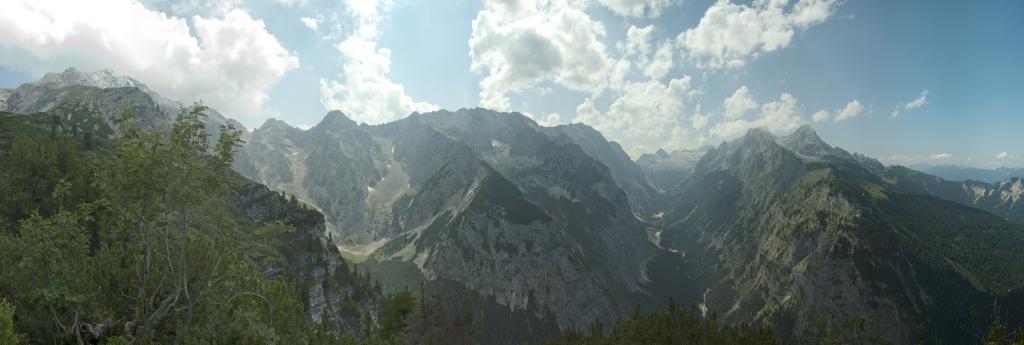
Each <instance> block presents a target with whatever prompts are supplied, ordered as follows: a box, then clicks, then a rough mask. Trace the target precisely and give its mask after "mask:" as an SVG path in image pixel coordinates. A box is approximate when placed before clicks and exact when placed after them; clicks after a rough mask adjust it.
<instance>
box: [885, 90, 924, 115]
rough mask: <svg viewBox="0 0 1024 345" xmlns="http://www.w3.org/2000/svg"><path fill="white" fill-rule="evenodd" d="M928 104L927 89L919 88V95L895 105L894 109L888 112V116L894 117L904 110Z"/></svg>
mask: <svg viewBox="0 0 1024 345" xmlns="http://www.w3.org/2000/svg"><path fill="white" fill-rule="evenodd" d="M926 104H928V90H921V95H920V96H917V98H915V99H914V100H912V101H910V102H906V103H900V104H897V105H896V109H893V110H892V113H889V117H891V118H895V117H897V116H899V115H900V113H901V112H902V111H904V110H913V109H917V108H920V107H923V106H925V105H926Z"/></svg>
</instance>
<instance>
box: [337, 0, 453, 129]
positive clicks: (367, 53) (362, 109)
mask: <svg viewBox="0 0 1024 345" xmlns="http://www.w3.org/2000/svg"><path fill="white" fill-rule="evenodd" d="M390 7H391V1H388V0H381V1H376V0H374V1H368V0H349V1H348V2H346V9H347V10H348V13H349V14H350V15H352V17H353V19H354V20H355V22H356V26H355V29H354V32H353V33H352V34H351V35H350V36H349V37H348V38H346V39H345V40H344V41H342V42H341V43H339V44H338V50H339V51H340V52H341V58H342V78H341V80H340V81H334V80H330V81H329V80H326V79H320V103H322V104H323V105H324V107H326V108H327V109H331V110H333V109H338V110H341V111H342V112H344V113H345V114H346V115H347V116H348V117H349V118H351V119H352V120H354V121H356V122H366V123H371V124H376V123H383V122H388V121H393V120H396V119H400V118H403V117H405V116H407V115H409V114H410V113H412V112H414V111H420V112H424V111H433V110H437V109H438V107H437V106H436V105H433V104H430V103H426V102H416V101H413V100H412V98H411V97H409V96H408V95H406V94H405V88H404V87H403V86H402V85H401V84H397V83H395V82H393V81H391V80H390V79H389V78H388V74H389V73H391V50H389V49H387V48H383V47H378V46H377V39H379V36H380V33H379V28H378V27H379V24H380V21H381V19H382V18H383V15H384V13H386V12H387V11H388V10H389V9H390Z"/></svg>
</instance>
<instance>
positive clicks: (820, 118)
mask: <svg viewBox="0 0 1024 345" xmlns="http://www.w3.org/2000/svg"><path fill="white" fill-rule="evenodd" d="M830 117H832V114H829V112H828V111H827V110H819V111H818V112H816V113H814V114H812V115H811V120H814V123H819V122H825V121H828V119H829V118H830Z"/></svg>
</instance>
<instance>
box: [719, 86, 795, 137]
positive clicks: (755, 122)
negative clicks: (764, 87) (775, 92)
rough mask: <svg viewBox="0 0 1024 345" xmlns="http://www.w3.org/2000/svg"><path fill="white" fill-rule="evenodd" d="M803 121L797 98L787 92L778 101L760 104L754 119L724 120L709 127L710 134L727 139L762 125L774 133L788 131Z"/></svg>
mask: <svg viewBox="0 0 1024 345" xmlns="http://www.w3.org/2000/svg"><path fill="white" fill-rule="evenodd" d="M803 122H804V120H803V118H802V116H801V115H800V113H799V109H798V108H797V99H796V97H793V95H790V94H788V93H783V94H782V95H781V96H779V100H778V101H773V102H768V103H765V104H764V105H762V106H761V113H760V114H758V116H757V117H756V118H754V119H738V120H726V121H723V122H720V123H718V124H716V125H715V126H714V127H711V135H713V136H715V137H718V138H723V139H728V138H733V137H737V136H740V135H743V134H744V133H746V132H747V130H749V129H751V128H758V127H764V128H767V129H768V130H769V131H771V132H774V133H776V134H783V133H789V132H792V131H794V130H796V129H797V127H800V125H801V124H802V123H803Z"/></svg>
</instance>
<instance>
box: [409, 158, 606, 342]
mask: <svg viewBox="0 0 1024 345" xmlns="http://www.w3.org/2000/svg"><path fill="white" fill-rule="evenodd" d="M563 233H564V231H563V229H561V227H560V226H559V224H558V223H556V222H554V220H553V219H552V218H551V217H550V216H548V215H547V214H546V213H545V212H544V211H543V210H541V209H540V208H539V207H538V206H536V205H534V204H532V203H530V202H529V201H527V200H525V199H524V198H523V196H522V195H521V194H520V192H519V191H518V190H517V189H516V187H515V185H513V184H512V183H511V182H510V181H508V180H506V179H505V178H504V177H502V176H501V175H500V174H498V173H497V172H496V171H494V170H493V169H491V168H489V167H487V166H480V167H479V168H478V176H477V177H476V178H475V182H474V184H473V186H472V187H471V190H470V191H469V193H468V197H467V198H466V199H464V201H463V203H462V204H460V205H457V207H456V208H454V209H452V210H449V211H446V212H445V213H442V214H441V215H439V216H438V217H437V218H435V220H434V221H433V222H432V224H431V226H429V227H428V228H426V229H424V230H423V231H422V232H420V233H419V235H418V237H416V239H415V240H413V241H412V244H411V245H410V246H409V248H412V247H415V249H414V250H415V251H417V258H416V259H414V261H416V262H422V266H423V268H424V270H425V272H427V274H428V275H430V276H436V277H437V278H443V279H448V280H453V281H458V282H462V283H463V284H465V285H466V286H467V287H469V288H470V289H472V290H475V291H477V292H479V293H481V294H483V295H486V296H493V297H494V298H495V299H496V300H497V302H498V303H499V304H501V305H505V306H508V307H509V308H510V309H511V310H512V311H516V310H526V309H527V308H531V307H532V308H534V310H529V312H532V313H534V314H535V315H536V316H538V317H543V316H545V315H547V314H551V315H553V316H554V317H555V321H556V322H557V323H558V325H560V326H562V327H577V328H579V327H584V326H585V325H587V324H588V323H589V322H590V321H587V320H597V319H607V318H608V317H609V315H616V314H619V313H620V310H619V309H618V308H619V306H618V305H616V304H615V303H616V302H618V301H617V300H615V299H614V298H613V296H608V295H606V294H605V293H606V292H605V291H606V290H607V288H608V285H607V284H608V283H607V280H606V279H607V277H605V276H603V275H600V274H596V273H595V272H593V271H592V270H593V268H592V267H588V266H587V265H586V263H585V262H583V261H582V259H581V258H580V256H581V255H580V254H579V253H574V249H573V247H572V246H571V244H570V243H567V242H566V241H565V240H564V239H562V238H560V237H561V236H563ZM405 250H409V249H405ZM399 255H401V254H399Z"/></svg>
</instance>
